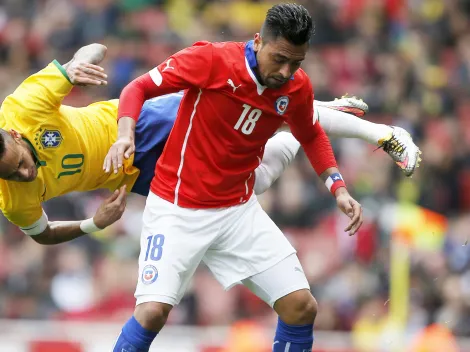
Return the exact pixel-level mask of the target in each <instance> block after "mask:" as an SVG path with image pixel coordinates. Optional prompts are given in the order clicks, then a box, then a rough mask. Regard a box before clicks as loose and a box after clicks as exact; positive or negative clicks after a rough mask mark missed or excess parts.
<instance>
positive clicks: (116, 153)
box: [103, 137, 135, 174]
mask: <svg viewBox="0 0 470 352" xmlns="http://www.w3.org/2000/svg"><path fill="white" fill-rule="evenodd" d="M134 152H135V143H134V141H133V140H132V139H131V138H129V137H120V138H118V139H117V141H116V142H114V144H113V145H112V146H111V148H109V151H108V154H107V155H106V158H105V159H104V164H103V170H104V171H105V172H109V171H110V170H111V167H112V168H113V169H114V173H115V174H117V172H118V170H119V169H120V168H121V167H122V163H123V160H124V158H125V159H129V158H130V157H131V155H132V154H134Z"/></svg>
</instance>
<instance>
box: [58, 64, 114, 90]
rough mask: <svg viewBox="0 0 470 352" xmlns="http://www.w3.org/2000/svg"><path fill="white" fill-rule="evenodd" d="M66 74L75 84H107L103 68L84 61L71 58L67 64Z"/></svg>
mask: <svg viewBox="0 0 470 352" xmlns="http://www.w3.org/2000/svg"><path fill="white" fill-rule="evenodd" d="M66 71H67V75H68V76H69V78H70V81H71V82H72V84H73V85H76V86H103V85H107V84H108V81H107V78H108V76H107V75H106V73H104V68H103V67H101V66H98V65H93V64H90V63H86V62H79V61H76V60H72V61H70V62H69V63H68V65H67V69H66Z"/></svg>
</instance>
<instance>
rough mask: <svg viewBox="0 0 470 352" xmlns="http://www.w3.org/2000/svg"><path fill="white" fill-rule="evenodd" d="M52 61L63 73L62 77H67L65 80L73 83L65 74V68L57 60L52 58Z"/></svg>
mask: <svg viewBox="0 0 470 352" xmlns="http://www.w3.org/2000/svg"><path fill="white" fill-rule="evenodd" d="M52 63H53V64H54V65H55V66H56V67H57V68H58V69H59V71H60V72H61V73H62V74H63V75H64V77H65V78H67V81H69V82H70V84H73V83H72V81H71V80H70V77H69V75H68V74H67V71H65V68H64V67H63V66H62V65H61V64H60V63H59V61H57V60H54V61H52Z"/></svg>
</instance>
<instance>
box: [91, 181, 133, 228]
mask: <svg viewBox="0 0 470 352" xmlns="http://www.w3.org/2000/svg"><path fill="white" fill-rule="evenodd" d="M126 197H127V196H126V186H125V185H124V186H122V187H121V188H119V189H117V190H115V191H114V193H113V194H112V195H111V196H110V197H108V198H106V199H105V200H104V201H103V203H102V204H101V206H100V207H99V208H98V210H97V211H96V214H95V216H94V217H93V221H94V223H95V225H96V226H97V227H99V228H100V229H104V228H106V227H108V226H109V225H112V224H114V223H115V222H116V221H118V220H119V219H120V218H121V216H122V214H123V213H124V210H126Z"/></svg>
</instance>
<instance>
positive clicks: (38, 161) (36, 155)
mask: <svg viewBox="0 0 470 352" xmlns="http://www.w3.org/2000/svg"><path fill="white" fill-rule="evenodd" d="M23 140H24V141H25V142H26V144H27V145H28V146H29V148H30V149H31V151H32V152H33V155H34V157H35V158H36V168H38V169H39V168H40V167H41V166H46V165H47V163H46V162H45V161H44V160H39V156H38V153H37V152H36V149H34V147H33V145H32V144H31V142H30V141H28V140H27V139H26V138H23Z"/></svg>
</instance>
